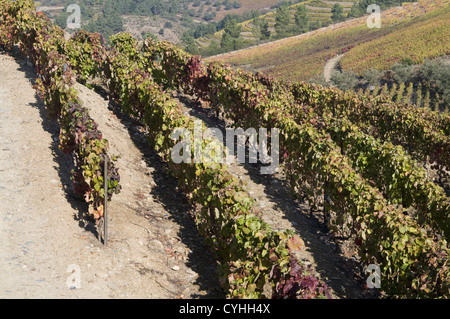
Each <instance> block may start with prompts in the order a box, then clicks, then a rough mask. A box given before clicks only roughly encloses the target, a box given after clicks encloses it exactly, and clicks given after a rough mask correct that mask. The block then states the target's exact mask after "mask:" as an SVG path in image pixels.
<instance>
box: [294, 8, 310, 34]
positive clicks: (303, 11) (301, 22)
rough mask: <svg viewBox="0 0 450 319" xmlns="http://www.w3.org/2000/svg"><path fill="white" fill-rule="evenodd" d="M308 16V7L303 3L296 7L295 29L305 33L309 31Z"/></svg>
mask: <svg viewBox="0 0 450 319" xmlns="http://www.w3.org/2000/svg"><path fill="white" fill-rule="evenodd" d="M310 22H311V21H310V18H309V14H308V9H307V8H306V6H305V5H304V4H301V5H299V6H298V7H297V11H296V12H295V24H296V29H297V31H298V32H300V33H305V32H308V31H309V24H310Z"/></svg>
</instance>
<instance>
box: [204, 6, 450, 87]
mask: <svg viewBox="0 0 450 319" xmlns="http://www.w3.org/2000/svg"><path fill="white" fill-rule="evenodd" d="M449 12H450V7H449V1H448V0H441V1H429V0H421V1H419V2H418V3H410V4H406V5H404V6H402V7H395V8H391V9H388V10H386V11H384V12H382V15H381V19H382V27H381V28H380V29H369V28H368V27H367V25H366V19H367V17H361V18H356V19H352V20H349V21H345V22H342V23H339V24H335V25H331V26H329V27H326V28H321V29H319V30H315V31H312V32H309V33H305V34H301V35H299V36H296V37H291V38H287V39H282V40H279V41H275V42H271V43H267V44H263V45H259V46H257V47H253V48H249V49H244V50H240V51H236V52H231V53H228V54H223V55H219V56H215V57H210V58H208V59H207V61H224V62H228V63H230V64H232V65H234V66H238V67H242V68H245V69H249V70H253V71H263V72H264V73H266V74H270V75H273V76H276V77H280V78H282V79H284V80H291V81H298V80H309V79H311V78H313V77H315V76H318V75H321V74H322V72H323V68H324V65H325V63H326V61H328V60H329V59H331V58H332V57H334V56H336V55H337V54H339V53H344V52H346V55H345V56H344V57H343V59H342V61H341V65H342V67H343V69H355V70H357V71H361V70H364V69H367V68H376V69H386V68H389V67H392V66H393V65H394V64H395V63H396V62H399V61H400V60H401V59H403V58H410V59H411V60H412V61H414V63H419V62H423V60H424V59H426V58H433V57H436V56H440V55H444V54H448V53H449V52H450V42H449V41H448V39H449V38H450V28H449V21H450V19H449ZM418 35H419V36H418ZM400 48H402V49H400Z"/></svg>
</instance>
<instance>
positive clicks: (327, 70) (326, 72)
mask: <svg viewBox="0 0 450 319" xmlns="http://www.w3.org/2000/svg"><path fill="white" fill-rule="evenodd" d="M343 57H344V54H338V55H336V56H335V57H334V58H331V59H329V60H328V61H327V63H326V64H325V67H324V68H323V77H324V79H325V81H326V82H330V80H331V74H332V73H333V71H334V70H335V69H336V66H337V65H338V63H339V61H341V59H342V58H343Z"/></svg>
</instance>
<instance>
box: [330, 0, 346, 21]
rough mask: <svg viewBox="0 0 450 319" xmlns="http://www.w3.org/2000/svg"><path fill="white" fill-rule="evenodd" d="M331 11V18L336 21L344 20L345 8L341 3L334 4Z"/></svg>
mask: <svg viewBox="0 0 450 319" xmlns="http://www.w3.org/2000/svg"><path fill="white" fill-rule="evenodd" d="M331 13H332V14H331V20H333V21H334V22H338V21H342V20H344V9H342V6H341V5H340V4H339V3H335V4H334V5H333V8H331Z"/></svg>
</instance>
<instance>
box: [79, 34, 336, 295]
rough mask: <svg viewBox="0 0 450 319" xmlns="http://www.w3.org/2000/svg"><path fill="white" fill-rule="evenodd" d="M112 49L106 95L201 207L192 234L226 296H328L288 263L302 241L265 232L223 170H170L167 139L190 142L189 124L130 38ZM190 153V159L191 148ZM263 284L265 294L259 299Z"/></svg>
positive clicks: (189, 166)
mask: <svg viewBox="0 0 450 319" xmlns="http://www.w3.org/2000/svg"><path fill="white" fill-rule="evenodd" d="M78 38H80V37H78ZM94 42H95V40H94ZM96 43H98V42H96ZM111 44H112V48H111V50H110V51H108V53H107V54H106V56H105V59H103V60H102V61H101V63H99V64H98V70H102V74H103V75H102V76H103V77H104V80H105V81H106V82H107V83H108V91H109V94H110V95H111V96H112V97H113V98H114V99H116V100H117V101H118V103H119V104H120V105H121V106H122V108H123V110H124V111H125V112H127V113H128V114H130V115H132V116H134V117H136V118H137V119H139V120H140V121H141V123H142V124H143V125H144V126H145V127H146V129H147V131H148V132H149V133H148V134H149V137H150V139H149V140H150V143H151V145H152V146H153V147H154V148H155V149H156V150H157V151H158V152H159V154H160V155H161V157H162V158H163V159H164V160H165V161H166V162H167V163H168V166H169V168H170V171H171V172H172V174H173V175H174V176H175V177H177V178H178V180H179V183H180V186H181V187H182V188H183V189H184V191H185V192H186V194H188V196H189V197H190V199H191V200H192V202H193V203H196V204H199V205H200V207H201V208H200V210H199V212H198V213H197V214H196V222H197V227H198V229H199V231H200V233H201V234H202V235H204V237H205V238H206V240H207V242H208V243H209V244H210V246H211V247H212V248H213V251H214V253H215V254H216V256H217V257H218V259H219V261H220V262H221V265H220V267H219V275H220V278H221V282H222V285H223V287H224V289H225V290H226V291H228V295H229V297H233V298H261V297H268V296H272V297H273V298H324V297H329V294H328V291H327V286H326V284H324V283H322V282H321V281H319V280H317V278H315V277H314V276H312V275H311V274H309V273H308V272H307V270H306V268H304V267H303V266H302V265H301V264H300V262H299V261H298V260H297V259H296V257H295V256H294V251H295V250H297V249H300V248H301V245H302V244H301V240H300V239H299V238H298V237H296V236H294V235H293V234H292V233H291V232H289V231H285V232H274V231H272V230H271V228H270V226H269V225H268V224H267V223H265V222H264V221H263V220H262V219H261V215H260V212H258V211H257V210H256V209H255V205H254V202H253V200H252V199H251V197H250V196H249V194H248V193H247V192H246V191H245V190H244V189H243V188H242V187H241V186H239V181H238V179H236V178H235V177H233V176H232V175H231V174H230V173H229V172H228V171H227V167H226V165H223V164H218V163H207V162H202V163H179V164H177V163H174V162H173V161H172V160H171V153H172V150H173V149H174V147H175V144H176V141H175V140H174V139H173V138H172V132H175V131H176V130H177V129H181V128H184V129H186V130H187V131H188V132H189V133H186V132H185V133H183V134H188V136H190V137H191V138H193V137H194V121H193V120H192V119H191V118H190V117H187V116H185V115H183V113H182V112H181V110H180V109H179V107H178V104H177V103H176V101H175V100H173V99H172V98H171V96H170V95H169V94H168V93H165V92H164V91H162V90H161V88H160V86H159V85H158V84H156V83H155V82H154V81H153V79H152V77H151V75H150V73H148V72H146V71H143V70H142V64H140V61H139V59H138V56H139V55H138V53H137V51H136V47H137V45H136V43H135V40H134V39H132V38H130V37H126V36H123V34H119V35H117V36H113V37H112V38H111ZM151 70H152V69H151V67H149V68H148V69H147V71H151ZM185 138H186V136H185ZM211 143H219V142H218V141H217V140H214V139H213V138H211V139H209V140H203V141H202V145H200V148H201V150H202V151H201V153H203V154H204V153H205V149H206V148H207V147H208V146H209V147H211ZM192 147H193V149H192V150H191V153H192V154H193V153H194V152H195V141H194V142H193V143H192ZM204 156H205V155H204ZM267 283H269V284H270V286H269V287H270V293H267V292H264V291H265V289H267V288H265V286H266V284H267Z"/></svg>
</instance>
